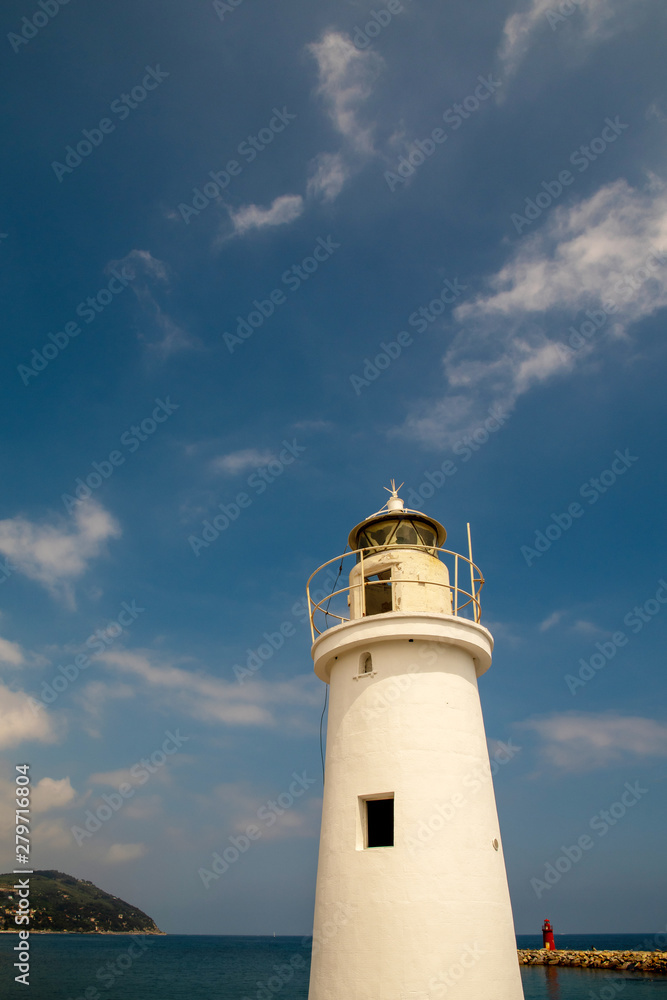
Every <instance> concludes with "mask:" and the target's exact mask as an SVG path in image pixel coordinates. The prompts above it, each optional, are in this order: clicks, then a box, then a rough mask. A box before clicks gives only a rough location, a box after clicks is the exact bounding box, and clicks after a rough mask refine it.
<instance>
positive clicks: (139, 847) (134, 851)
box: [105, 844, 148, 864]
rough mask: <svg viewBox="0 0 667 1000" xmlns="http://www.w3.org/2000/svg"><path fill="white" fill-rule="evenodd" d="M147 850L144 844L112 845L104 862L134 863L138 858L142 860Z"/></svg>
mask: <svg viewBox="0 0 667 1000" xmlns="http://www.w3.org/2000/svg"><path fill="white" fill-rule="evenodd" d="M147 850H148V848H147V847H146V845H145V844H112V845H111V847H110V848H109V850H108V851H107V853H106V858H105V860H106V861H108V862H109V863H110V864H123V863H124V862H126V861H136V860H137V859H138V858H143V856H144V854H145V853H146V851H147Z"/></svg>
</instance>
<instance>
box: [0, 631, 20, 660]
mask: <svg viewBox="0 0 667 1000" xmlns="http://www.w3.org/2000/svg"><path fill="white" fill-rule="evenodd" d="M0 663H7V664H10V665H11V666H12V667H20V666H21V665H22V664H23V663H25V656H24V655H23V650H22V649H21V647H20V646H19V644H18V642H10V640H9V639H2V638H0Z"/></svg>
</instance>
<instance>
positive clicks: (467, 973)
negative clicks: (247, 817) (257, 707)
mask: <svg viewBox="0 0 667 1000" xmlns="http://www.w3.org/2000/svg"><path fill="white" fill-rule="evenodd" d="M389 492H390V493H391V496H390V498H389V500H388V502H387V504H386V507H385V508H383V509H382V510H381V511H379V512H378V513H377V514H374V515H373V516H372V517H369V518H367V519H366V520H365V521H362V522H361V524H358V525H357V526H356V527H355V528H353V529H352V531H351V533H350V537H349V546H350V550H351V551H350V552H349V553H348V554H347V556H343V557H341V556H338V557H337V558H336V559H332V560H330V562H328V563H325V564H324V566H321V567H320V569H319V570H317V571H316V573H314V574H313V576H312V577H311V578H310V580H309V581H308V596H309V605H310V609H311V626H312V631H313V640H314V642H313V649H312V655H313V660H314V662H315V672H316V674H317V676H318V677H319V678H320V679H321V680H322V681H324V682H325V684H328V685H329V694H330V702H329V722H328V732H327V747H326V765H325V782H324V804H323V813H322V833H321V839H320V853H319V863H318V871H317V892H316V898H315V922H314V928H313V958H312V967H311V975H310V992H309V1000H431V998H433V1000H438V998H440V997H446V998H447V1000H521V998H522V997H523V992H522V988H521V980H520V972H519V965H518V960H517V952H516V941H515V937H514V926H513V922H512V911H511V905H510V898H509V892H508V888H507V876H506V873H505V863H504V859H503V852H502V846H501V839H500V830H499V828H498V816H497V813H496V804H495V798H494V793H493V785H492V781H491V774H490V767H489V756H488V751H487V746H486V739H485V735H484V723H483V719H482V711H481V706H480V701H479V694H478V690H477V678H478V677H479V676H480V675H481V674H483V673H484V672H485V671H486V670H488V668H489V666H490V664H491V650H492V648H493V638H492V636H491V634H490V632H489V631H488V630H487V629H485V628H484V627H483V626H482V625H481V624H480V623H479V619H480V603H479V590H480V589H481V584H482V583H483V580H482V577H481V573H480V572H479V570H478V569H477V567H476V566H474V564H473V563H472V558H471V554H470V558H466V557H464V556H459V555H457V554H456V553H453V552H448V551H447V550H445V549H443V548H442V547H441V546H442V544H443V542H444V541H445V538H446V532H445V529H444V528H443V526H442V525H441V524H439V523H438V522H437V521H435V520H434V519H433V518H431V517H428V516H427V515H425V514H422V513H420V512H418V511H412V510H406V509H404V505H403V501H402V500H401V499H400V498H399V497H398V495H397V491H396V489H395V488H394V484H393V483H392V489H391V490H390V491H389ZM345 559H349V560H351V561H352V562H353V564H354V565H353V566H352V568H351V570H350V572H349V577H348V580H347V582H346V581H345V578H344V577H343V578H342V579H341V581H340V583H334V584H333V587H332V586H331V583H332V581H333V579H334V575H335V572H332V571H333V570H335V569H337V568H338V563H339V562H341V560H345ZM322 571H325V572H328V580H329V587H328V588H325V590H326V596H325V597H324V598H321V594H322V593H323V591H322V590H321V589H318V584H317V579H318V574H320V573H322ZM450 571H451V572H450ZM319 579H322V578H321V577H319ZM336 588H338V589H336Z"/></svg>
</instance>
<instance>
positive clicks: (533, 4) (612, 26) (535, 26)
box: [500, 0, 644, 75]
mask: <svg viewBox="0 0 667 1000" xmlns="http://www.w3.org/2000/svg"><path fill="white" fill-rule="evenodd" d="M642 2H644V0H634V4H633V0H585V2H584V3H582V2H579V3H578V4H577V5H576V6H575V5H574V4H572V5H570V10H569V12H568V13H566V14H562V13H559V8H560V9H562V8H563V7H564V5H563V4H560V5H559V4H557V3H554V0H530V2H529V3H528V4H527V5H525V4H524V6H523V7H522V9H521V10H518V11H515V12H514V13H513V14H510V16H509V17H508V18H507V20H506V21H505V24H504V26H503V36H502V42H501V45H500V59H501V61H502V62H503V63H504V65H505V71H506V73H507V74H508V75H509V74H511V73H514V72H516V70H517V68H518V66H519V64H520V63H521V62H522V60H523V58H524V57H525V55H526V54H527V52H528V50H529V49H530V47H531V45H532V44H533V41H534V38H535V36H536V35H538V34H540V33H547V34H548V35H552V33H553V32H555V31H559V30H560V29H561V27H563V28H565V22H567V21H569V20H570V19H572V18H575V19H576V20H574V21H573V23H571V25H570V27H571V28H572V29H573V30H574V31H575V34H574V36H567V38H568V41H569V42H570V44H580V45H591V44H594V43H598V42H600V41H601V40H603V39H605V38H608V37H610V36H611V35H613V34H615V33H616V32H617V31H620V30H622V28H623V27H624V26H625V20H624V19H623V20H620V15H622V14H627V12H628V8H632V7H633V6H637V5H638V4H639V3H642Z"/></svg>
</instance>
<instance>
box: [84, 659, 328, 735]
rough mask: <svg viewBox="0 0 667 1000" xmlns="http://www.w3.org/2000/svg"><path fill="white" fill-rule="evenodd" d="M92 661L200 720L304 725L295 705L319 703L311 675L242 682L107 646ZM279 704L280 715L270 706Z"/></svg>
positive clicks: (249, 724) (297, 706)
mask: <svg viewBox="0 0 667 1000" xmlns="http://www.w3.org/2000/svg"><path fill="white" fill-rule="evenodd" d="M96 659H98V660H100V661H101V662H103V663H105V664H107V666H109V667H111V668H112V669H114V670H116V671H119V672H121V673H124V674H126V675H128V674H129V675H131V676H133V677H135V678H137V679H138V680H140V681H142V682H143V683H144V684H145V685H147V687H148V688H150V689H152V690H153V691H154V692H155V693H156V695H157V696H158V697H161V698H162V699H164V700H165V701H166V703H167V704H169V706H170V707H172V708H174V709H178V710H179V711H185V712H187V713H188V714H189V715H190V716H191V717H192V718H194V719H198V720H199V721H200V722H210V723H220V722H222V723H226V724H230V725H244V726H275V725H277V724H278V723H279V722H280V723H281V724H283V725H285V726H287V727H288V728H291V729H293V730H294V729H296V728H301V729H303V728H304V725H305V724H304V722H303V720H302V719H301V718H300V717H299V715H298V714H297V712H296V710H297V709H299V710H300V709H303V708H307V709H311V708H312V707H313V706H315V705H317V704H319V701H320V692H319V690H317V691H316V690H315V686H314V684H313V682H312V678H311V675H308V676H307V677H295V678H293V679H292V680H289V681H277V682H269V681H261V680H247V681H246V682H245V683H244V684H239V683H237V682H236V681H234V682H229V681H225V680H221V679H220V678H218V677H212V676H211V675H209V674H205V673H203V672H201V671H195V670H194V669H187V670H185V669H183V668H181V667H178V666H174V665H173V664H170V663H164V662H157V661H155V660H154V659H153V658H152V657H151V654H148V653H144V652H141V653H139V652H127V651H122V650H109V651H108V652H105V653H101V654H100V655H99V656H98V657H96ZM274 705H280V706H281V711H280V713H279V716H277V715H276V714H274V712H273V710H272V708H273V706H274Z"/></svg>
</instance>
